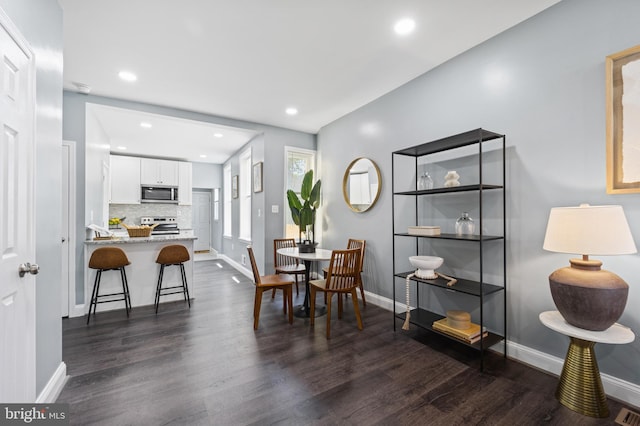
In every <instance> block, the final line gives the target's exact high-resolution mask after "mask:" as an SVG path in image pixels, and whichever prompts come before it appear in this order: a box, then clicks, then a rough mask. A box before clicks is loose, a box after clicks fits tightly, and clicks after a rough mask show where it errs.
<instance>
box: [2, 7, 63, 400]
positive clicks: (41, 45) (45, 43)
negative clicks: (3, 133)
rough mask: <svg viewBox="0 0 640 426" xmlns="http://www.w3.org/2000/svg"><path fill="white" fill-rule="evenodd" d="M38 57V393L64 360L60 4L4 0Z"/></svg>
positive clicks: (9, 13)
mask: <svg viewBox="0 0 640 426" xmlns="http://www.w3.org/2000/svg"><path fill="white" fill-rule="evenodd" d="M0 8H2V9H3V10H4V11H5V13H6V14H7V15H8V16H9V17H10V18H11V20H12V21H13V22H14V24H16V26H17V27H18V28H19V30H20V31H21V32H22V35H23V36H24V37H25V38H26V39H27V41H28V42H29V44H30V45H31V48H32V50H33V52H34V53H35V57H36V152H35V156H36V158H35V160H36V181H35V184H36V261H37V263H38V264H39V265H40V273H39V274H38V275H37V277H36V342H37V344H36V394H39V393H40V392H41V391H42V390H43V388H44V386H45V385H46V384H47V382H48V381H49V379H50V378H51V376H52V375H53V373H54V372H55V370H56V369H57V368H58V366H59V365H60V362H61V361H62V327H61V325H62V323H61V319H60V315H61V311H60V309H61V306H60V286H61V283H60V281H61V273H62V271H61V266H60V265H61V263H62V258H61V252H60V249H61V246H60V236H61V228H60V223H61V213H60V212H61V210H62V201H61V164H62V163H61V145H62V137H61V136H62V10H61V9H60V6H59V5H58V2H54V1H50V0H22V1H14V0H0Z"/></svg>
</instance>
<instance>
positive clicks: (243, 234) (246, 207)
mask: <svg viewBox="0 0 640 426" xmlns="http://www.w3.org/2000/svg"><path fill="white" fill-rule="evenodd" d="M251 176H252V173H251V148H249V149H247V150H246V151H244V152H242V153H241V154H240V185H239V186H240V188H239V191H238V195H239V198H240V235H239V238H240V239H243V240H246V241H251Z"/></svg>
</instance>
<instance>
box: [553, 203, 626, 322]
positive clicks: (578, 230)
mask: <svg viewBox="0 0 640 426" xmlns="http://www.w3.org/2000/svg"><path fill="white" fill-rule="evenodd" d="M543 248H544V249H545V250H548V251H553V252H559V253H572V254H581V255H582V259H570V260H569V263H570V264H571V266H570V267H564V268H560V269H558V270H556V271H554V272H553V273H552V274H551V275H549V286H550V288H551V296H552V297H553V301H554V303H555V304H556V307H557V308H558V311H560V313H561V314H562V316H563V317H564V319H565V320H566V321H567V322H568V323H569V324H571V325H574V326H576V327H579V328H583V329H586V330H593V331H602V330H606V329H607V328H609V327H610V326H612V325H613V324H614V323H615V322H616V321H617V320H618V318H620V316H621V315H622V312H623V311H624V307H625V305H626V304H627V296H628V294H629V286H628V285H627V283H626V282H624V280H623V279H622V278H620V277H619V276H618V275H616V274H614V273H613V272H609V271H606V270H603V269H600V267H601V266H602V262H601V261H599V260H592V259H589V256H590V255H618V254H632V253H636V252H637V250H636V245H635V243H634V242H633V237H632V235H631V231H630V230H629V225H628V223H627V219H626V218H625V215H624V211H623V210H622V206H590V205H588V204H581V205H580V206H579V207H555V208H552V209H551V212H550V214H549V222H548V224H547V232H546V235H545V237H544V245H543Z"/></svg>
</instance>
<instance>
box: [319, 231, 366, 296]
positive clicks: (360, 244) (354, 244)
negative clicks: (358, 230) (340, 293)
mask: <svg viewBox="0 0 640 426" xmlns="http://www.w3.org/2000/svg"><path fill="white" fill-rule="evenodd" d="M366 245H367V242H366V240H356V239H354V238H349V241H348V242H347V249H354V248H359V249H360V269H359V271H360V272H359V273H358V287H360V296H361V297H362V306H367V300H366V299H365V298H364V286H363V285H362V271H363V270H364V250H365V247H366ZM328 270H329V267H325V268H322V272H323V273H324V277H325V278H327V272H328ZM326 296H327V295H326V294H325V301H324V303H325V304H326V303H327V300H326ZM345 297H346V296H345Z"/></svg>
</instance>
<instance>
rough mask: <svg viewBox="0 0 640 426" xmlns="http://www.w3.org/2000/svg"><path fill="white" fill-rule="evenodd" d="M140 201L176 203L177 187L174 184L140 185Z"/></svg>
mask: <svg viewBox="0 0 640 426" xmlns="http://www.w3.org/2000/svg"><path fill="white" fill-rule="evenodd" d="M141 191H142V195H141V197H140V201H142V202H143V203H169V204H177V203H178V188H177V187H175V186H142V187H141Z"/></svg>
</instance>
